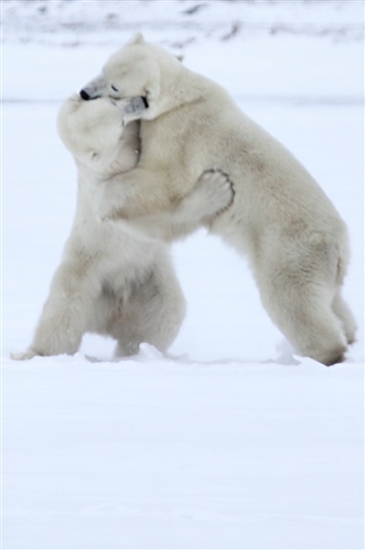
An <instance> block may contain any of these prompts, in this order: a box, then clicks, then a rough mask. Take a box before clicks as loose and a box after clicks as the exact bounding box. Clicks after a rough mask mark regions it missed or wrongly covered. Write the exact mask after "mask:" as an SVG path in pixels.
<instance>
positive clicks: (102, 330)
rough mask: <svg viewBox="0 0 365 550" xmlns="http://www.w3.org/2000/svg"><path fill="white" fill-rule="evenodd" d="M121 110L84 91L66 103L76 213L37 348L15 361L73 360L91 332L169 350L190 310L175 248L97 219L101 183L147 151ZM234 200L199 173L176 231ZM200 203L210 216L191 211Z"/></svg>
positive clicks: (64, 133)
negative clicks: (88, 99)
mask: <svg viewBox="0 0 365 550" xmlns="http://www.w3.org/2000/svg"><path fill="white" fill-rule="evenodd" d="M136 103H137V104H138V99H137V101H136V102H135V103H134V108H136V106H135V104H136ZM130 104H131V103H130V102H127V106H128V105H130ZM121 109H122V107H121V106H119V108H117V107H116V106H115V105H113V104H112V102H110V100H107V99H99V100H97V101H94V102H92V103H91V102H90V103H87V102H85V101H83V100H82V99H81V98H80V96H79V95H78V94H76V95H74V96H72V97H71V98H69V99H68V100H67V101H66V102H65V103H64V104H63V106H62V107H61V110H60V112H59V116H58V131H59V135H60V137H61V139H62V140H63V143H64V145H65V146H66V147H67V148H68V149H69V151H70V152H71V153H72V154H73V155H74V158H75V161H76V165H77V168H78V196H77V208H76V214H75V218H74V222H73V226H72V230H71V234H70V236H69V238H68V240H67V242H66V245H65V249H64V253H63V258H62V261H61V264H60V266H59V267H58V269H57V270H56V272H55V274H54V277H53V280H52V284H51V289H50V293H49V296H48V299H47V301H46V303H45V305H44V308H43V312H42V314H41V317H40V320H39V323H38V326H37V328H36V331H35V335H34V339H33V342H32V344H31V346H30V347H29V348H28V349H27V350H26V351H25V352H24V353H20V354H13V356H12V357H13V358H14V359H30V358H32V357H34V356H35V355H58V354H63V353H65V354H70V355H71V354H74V353H75V352H76V351H77V350H78V348H79V346H80V343H81V339H82V336H83V334H84V333H86V332H94V333H98V334H102V335H107V336H110V337H112V338H114V339H115V340H116V341H117V347H116V352H115V354H116V356H123V355H131V354H135V353H137V352H138V349H139V345H140V343H142V342H147V343H150V344H152V345H154V346H155V347H156V348H158V349H159V350H160V351H162V352H163V351H165V350H166V349H167V348H168V346H169V345H170V344H171V343H172V341H173V340H174V338H175V336H176V335H177V333H178V331H179V329H180V326H181V323H182V321H183V319H184V315H185V307H186V306H185V299H184V296H183V294H182V291H181V288H180V285H179V282H178V280H177V278H176V275H175V271H174V268H173V264H172V259H171V253H170V250H169V247H168V246H167V245H166V244H165V243H163V242H162V241H157V240H155V239H151V238H150V237H149V236H148V235H146V233H145V232H144V233H141V232H138V231H136V230H135V229H133V227H131V225H130V223H128V222H127V221H123V220H120V221H118V222H117V223H114V222H110V221H109V220H105V219H103V218H102V217H101V216H100V211H101V210H102V209H101V208H100V202H101V201H102V196H103V193H102V192H100V189H99V188H100V187H101V188H102V187H103V180H105V179H106V180H107V179H108V177H110V176H113V174H115V173H116V171H117V172H118V173H119V174H123V173H126V172H127V171H128V170H130V169H132V168H133V167H134V166H135V165H136V163H137V161H138V158H139V154H140V139H139V126H140V123H139V122H138V121H136V122H132V123H131V124H129V125H128V126H127V127H125V128H122V124H121V123H122V114H121ZM231 199H232V191H231V188H230V182H229V180H228V179H227V177H226V176H225V175H223V174H221V173H220V172H212V171H210V172H207V173H205V174H202V176H201V178H200V179H199V181H198V185H197V186H196V189H195V190H194V192H193V193H192V194H191V195H190V196H189V197H187V198H186V199H185V200H184V201H182V202H180V203H179V204H178V205H177V206H176V208H175V212H176V217H175V218H174V223H175V227H176V228H177V227H178V226H179V219H180V218H181V220H182V225H181V227H179V229H175V231H176V232H177V233H178V234H183V233H184V232H185V227H186V223H187V220H188V219H189V220H190V222H189V231H190V230H192V228H193V227H198V226H199V225H200V224H201V223H202V219H201V216H202V212H203V211H204V213H203V217H204V216H206V217H207V219H210V217H211V216H215V215H217V214H218V213H219V212H220V211H221V210H222V209H224V208H225V207H226V206H227V205H228V204H229V202H230V201H231ZM201 200H203V201H205V204H206V208H205V210H204V209H203V210H202V208H201V207H199V209H198V208H196V209H195V213H193V212H194V204H196V203H197V204H200V202H201ZM184 208H186V209H187V212H185V211H184ZM194 216H196V217H194ZM179 217H180V218H179Z"/></svg>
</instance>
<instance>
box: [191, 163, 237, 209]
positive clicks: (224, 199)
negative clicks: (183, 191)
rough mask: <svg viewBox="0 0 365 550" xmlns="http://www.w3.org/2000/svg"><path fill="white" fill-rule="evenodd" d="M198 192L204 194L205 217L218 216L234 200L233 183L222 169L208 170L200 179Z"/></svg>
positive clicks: (202, 198)
mask: <svg viewBox="0 0 365 550" xmlns="http://www.w3.org/2000/svg"><path fill="white" fill-rule="evenodd" d="M196 192H199V193H201V194H202V196H201V197H200V200H202V201H204V202H203V204H204V212H203V214H204V217H207V218H210V217H212V216H218V215H219V214H221V213H222V212H223V211H224V210H226V209H227V208H229V207H230V206H231V204H232V203H233V200H234V195H235V193H234V188H233V183H232V181H231V180H230V179H229V177H228V175H227V174H226V173H225V172H222V171H221V170H207V171H206V172H204V173H203V174H202V175H201V176H200V178H199V180H198V187H197V189H196Z"/></svg>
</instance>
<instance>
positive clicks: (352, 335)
mask: <svg viewBox="0 0 365 550" xmlns="http://www.w3.org/2000/svg"><path fill="white" fill-rule="evenodd" d="M332 309H333V311H334V313H335V315H336V316H337V317H338V318H339V319H340V322H341V324H342V327H343V330H344V332H345V335H346V338H347V342H348V344H349V345H350V344H353V343H354V342H355V340H356V330H357V324H356V321H355V317H354V316H353V314H352V311H351V310H350V308H349V306H348V305H347V303H346V302H345V300H344V299H343V297H342V296H341V292H340V289H338V290H337V292H336V294H335V297H334V299H333V302H332Z"/></svg>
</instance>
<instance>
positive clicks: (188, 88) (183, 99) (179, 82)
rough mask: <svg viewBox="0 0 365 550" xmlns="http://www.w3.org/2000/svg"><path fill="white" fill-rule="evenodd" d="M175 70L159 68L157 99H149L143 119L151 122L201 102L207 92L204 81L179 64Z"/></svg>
mask: <svg viewBox="0 0 365 550" xmlns="http://www.w3.org/2000/svg"><path fill="white" fill-rule="evenodd" d="M174 69H175V70H171V66H170V70H169V71H165V70H164V68H163V67H161V71H160V75H161V78H160V89H159V93H158V95H157V97H151V98H150V99H151V101H150V106H149V109H148V110H147V111H146V116H145V117H144V118H146V119H148V120H152V119H154V118H157V117H158V116H160V115H162V114H164V113H168V112H169V111H172V110H175V109H177V108H180V107H182V106H184V105H186V104H188V103H193V102H196V101H199V100H201V99H202V98H203V97H204V96H205V95H206V93H207V91H208V86H207V82H206V79H205V78H204V77H201V76H200V75H198V74H196V73H194V72H193V71H190V70H189V69H187V68H186V67H184V66H183V65H181V64H180V63H179V64H178V66H177V67H174Z"/></svg>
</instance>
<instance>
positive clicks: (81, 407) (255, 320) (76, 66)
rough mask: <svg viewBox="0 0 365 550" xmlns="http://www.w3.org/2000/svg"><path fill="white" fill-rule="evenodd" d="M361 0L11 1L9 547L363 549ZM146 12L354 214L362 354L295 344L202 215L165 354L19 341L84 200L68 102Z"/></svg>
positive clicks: (26, 337) (6, 105)
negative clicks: (71, 349) (66, 136)
mask: <svg viewBox="0 0 365 550" xmlns="http://www.w3.org/2000/svg"><path fill="white" fill-rule="evenodd" d="M361 4H362V3H361V2H355V1H347V2H328V1H326V2H320V1H317V2H308V1H307V2H265V1H264V2H238V1H235V2H233V1H231V2H220V1H217V2H201V3H199V2H193V1H190V0H184V1H182V0H172V1H169V2H160V1H159V0H154V1H146V0H145V1H143V0H138V1H133V2H123V3H119V2H110V1H104V2H96V1H95V2H79V1H78V0H69V1H66V2H61V1H59V0H56V1H53V2H50V1H46V0H44V1H41V0H35V1H32V2H27V1H23V2H21V1H9V2H4V3H2V15H3V30H2V33H3V41H4V43H3V53H2V81H3V86H2V96H3V100H4V101H3V106H2V135H3V144H2V199H3V239H2V241H3V242H2V267H3V269H2V286H3V330H2V459H3V479H2V482H3V487H2V521H3V525H2V547H3V548H4V549H20V548H21V549H44V550H49V549H61V548H62V549H63V548H64V549H75V548H77V549H86V548H98V549H112V548H128V549H132V548H156V549H162V548H201V549H203V548H232V549H233V548H237V549H243V548H246V549H253V548H257V549H259V548H261V549H262V548H266V549H284V548H287V549H291V550H294V549H309V548H310V549H319V548H321V549H359V548H362V547H363V544H364V540H363V433H364V432H363V405H364V399H363V387H364V386H363V367H364V337H363V334H364V320H363V317H364V315H363V310H364V271H363V266H364V241H363V220H364V211H363V204H364V200H363V181H364V162H363V149H364V135H363V104H362V101H363V99H362V98H363V78H362V76H363V43H362V40H361V36H362V30H361V29H362V5H361ZM198 5H201V6H202V7H201V8H199V9H197V10H196V11H195V12H194V13H192V14H190V15H189V14H187V13H186V11H189V10H191V9H193V8H194V7H195V6H198ZM86 8H87V9H86ZM42 10H43V11H42ZM184 12H185V13H184ZM113 13H114V14H115V17H114V18H113V17H109V18H108V17H107V16H108V15H109V16H110V14H113ZM237 22H239V23H240V24H239V25H238V31H237V32H236V33H235V34H234V35H233V36H232V37H231V38H227V39H222V37H224V36H226V35H227V34H229V32H230V29H233V27H234V25H235V24H236V23H237ZM137 29H142V30H143V31H144V32H145V34H146V36H147V38H149V39H150V40H154V41H156V42H159V43H161V44H163V45H164V46H166V47H168V48H170V49H172V51H175V52H180V53H181V52H182V53H184V54H185V59H184V63H186V65H187V66H189V67H191V68H193V69H194V70H197V71H199V72H201V73H203V74H206V75H207V76H210V77H211V78H213V79H215V80H216V81H218V82H220V83H221V84H222V85H223V86H225V87H226V88H227V90H229V91H230V93H231V94H232V96H233V97H234V98H235V100H236V101H237V102H238V103H239V105H240V106H241V107H242V109H243V110H244V111H245V112H247V113H248V114H249V115H250V116H251V117H252V118H254V119H255V120H257V121H258V122H259V123H260V124H261V125H262V126H264V127H265V128H266V129H267V130H268V131H269V132H271V133H272V134H273V135H275V136H276V137H277V138H278V139H279V140H280V141H282V142H283V143H284V144H285V145H286V146H287V147H288V148H289V149H290V150H291V151H292V152H293V153H294V154H295V155H296V156H297V157H298V158H299V159H300V160H301V161H302V162H303V164H304V165H305V166H306V167H307V168H308V169H309V171H310V172H311V173H312V174H313V175H314V176H315V177H316V179H317V180H318V181H319V182H320V184H321V186H322V187H323V188H324V190H325V191H326V193H327V194H328V196H329V197H330V198H331V200H332V201H333V202H334V204H335V205H336V207H337V208H338V210H339V211H340V213H341V215H342V217H343V218H344V219H345V220H346V222H347V224H348V226H349V231H350V238H351V244H352V262H351V266H350V269H349V274H348V277H347V279H346V284H345V290H344V293H345V296H346V299H347V300H348V302H349V303H350V305H351V308H352V309H353V311H354V313H355V315H356V318H357V320H358V323H359V334H358V342H357V343H356V344H355V345H354V346H353V347H352V349H351V350H350V352H349V354H348V359H347V361H346V362H345V363H344V364H342V365H336V366H334V367H331V368H325V367H323V366H322V365H319V364H318V363H316V362H315V361H312V360H310V359H308V358H301V357H297V356H294V357H293V356H292V352H291V351H290V350H289V349H288V346H287V345H286V344H285V343H283V342H282V340H283V338H282V336H281V335H280V333H279V331H278V330H277V329H276V328H275V327H274V326H273V325H272V323H271V321H270V320H269V318H268V316H267V314H266V313H265V311H264V310H263V308H262V306H261V304H260V299H259V295H258V292H257V289H256V287H255V285H254V282H253V280H252V276H251V274H250V272H249V270H248V268H247V265H246V263H245V261H244V260H242V258H240V257H238V256H237V255H236V254H235V253H234V252H233V251H232V250H230V249H229V248H228V247H226V246H225V245H223V244H222V243H221V242H220V241H219V240H218V239H216V238H213V237H210V236H207V235H206V234H205V232H204V231H200V232H198V233H197V234H196V235H194V236H193V237H190V238H189V239H187V240H185V241H184V242H182V243H178V244H176V245H174V256H175V263H176V268H177V271H178V276H179V279H180V281H181V284H182V286H183V289H184V292H185V295H186V297H187V301H188V314H187V318H186V320H185V323H184V325H183V327H182V329H181V331H180V334H179V336H178V338H177V339H176V341H175V343H174V344H173V346H172V347H171V349H170V352H169V354H167V355H166V356H163V355H161V354H160V353H159V352H157V351H156V350H155V349H153V348H152V347H151V346H148V345H143V346H142V347H141V352H140V353H139V355H137V356H135V357H133V358H128V359H123V360H121V361H119V362H115V361H113V360H112V350H113V343H112V342H111V341H110V340H105V339H102V338H98V337H95V336H87V337H85V339H84V342H83V345H82V348H81V350H80V352H79V353H78V354H76V355H75V356H74V357H65V356H59V357H54V358H34V359H33V360H32V361H30V362H26V363H19V362H15V361H12V360H10V359H9V355H10V352H11V351H20V350H23V349H24V348H25V347H26V346H27V345H28V344H29V342H30V340H31V337H32V333H33V330H34V327H35V324H36V321H37V317H38V315H39V312H40V308H41V305H42V303H43V302H44V300H45V297H46V295H47V292H48V286H49V282H50V279H51V276H52V273H53V271H54V269H55V267H56V265H57V263H58V261H59V257H60V254H61V251H62V246H63V243H64V241H65V238H66V236H67V234H68V231H69V228H70V225H71V221H72V215H73V211H74V204H75V169H74V165H73V162H72V159H71V157H70V155H69V154H68V152H67V151H66V150H65V149H64V148H63V146H62V144H61V142H60V140H59V138H58V137H57V135H56V130H55V118H56V115H57V111H58V108H59V106H60V102H61V101H62V99H63V98H65V97H67V96H68V95H69V94H70V93H71V92H72V91H74V90H77V89H79V88H80V86H81V85H82V84H84V83H85V82H86V81H88V80H89V79H90V78H91V77H92V76H93V75H94V74H96V73H97V72H98V71H99V70H100V66H101V65H102V64H103V63H104V61H105V59H106V58H107V56H108V55H109V54H110V53H111V52H112V51H113V50H115V48H117V47H118V46H119V45H120V44H121V43H123V42H124V41H125V40H127V39H128V38H129V37H130V35H131V33H132V32H134V31H135V30H137ZM45 159H46V160H45ZM88 356H92V357H95V358H96V362H91V361H89V360H88V359H87V357H88ZM288 363H289V364H288Z"/></svg>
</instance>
